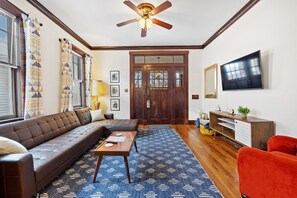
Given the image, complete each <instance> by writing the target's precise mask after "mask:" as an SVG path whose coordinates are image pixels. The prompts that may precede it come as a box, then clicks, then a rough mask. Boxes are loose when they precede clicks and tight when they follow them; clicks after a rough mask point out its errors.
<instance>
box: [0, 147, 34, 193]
mask: <svg viewBox="0 0 297 198" xmlns="http://www.w3.org/2000/svg"><path fill="white" fill-rule="evenodd" d="M35 194H36V185H35V175H34V168H33V158H32V155H31V154H29V153H25V154H9V155H3V156H0V197H19V198H28V197H32V196H34V195H35Z"/></svg>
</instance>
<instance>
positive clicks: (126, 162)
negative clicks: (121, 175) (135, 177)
mask: <svg viewBox="0 0 297 198" xmlns="http://www.w3.org/2000/svg"><path fill="white" fill-rule="evenodd" d="M124 160H125V165H126V172H127V177H128V182H129V183H131V180H130V173H129V165H128V158H127V156H124Z"/></svg>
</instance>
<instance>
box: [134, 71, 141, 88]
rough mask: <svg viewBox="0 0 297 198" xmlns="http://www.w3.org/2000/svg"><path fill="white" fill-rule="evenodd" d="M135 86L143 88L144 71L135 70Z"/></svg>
mask: <svg viewBox="0 0 297 198" xmlns="http://www.w3.org/2000/svg"><path fill="white" fill-rule="evenodd" d="M134 87H135V88H142V71H135V72H134Z"/></svg>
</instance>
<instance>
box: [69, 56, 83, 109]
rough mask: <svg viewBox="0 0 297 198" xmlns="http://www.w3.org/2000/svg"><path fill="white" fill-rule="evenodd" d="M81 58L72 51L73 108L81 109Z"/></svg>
mask: <svg viewBox="0 0 297 198" xmlns="http://www.w3.org/2000/svg"><path fill="white" fill-rule="evenodd" d="M83 71H84V65H83V57H82V56H81V55H79V54H78V53H76V52H74V51H72V78H73V107H74V108H77V107H83V98H84V91H83V90H84V89H83Z"/></svg>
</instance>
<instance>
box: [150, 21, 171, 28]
mask: <svg viewBox="0 0 297 198" xmlns="http://www.w3.org/2000/svg"><path fill="white" fill-rule="evenodd" d="M153 23H154V24H156V25H158V26H161V27H163V28H166V29H168V30H170V29H171V28H172V25H170V24H169V23H165V22H164V21H160V20H158V19H153Z"/></svg>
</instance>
